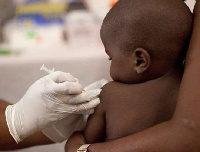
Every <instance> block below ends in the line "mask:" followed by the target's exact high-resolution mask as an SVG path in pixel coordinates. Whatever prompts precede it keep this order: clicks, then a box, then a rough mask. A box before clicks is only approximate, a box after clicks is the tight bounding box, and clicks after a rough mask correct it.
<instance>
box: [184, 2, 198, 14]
mask: <svg viewBox="0 0 200 152" xmlns="http://www.w3.org/2000/svg"><path fill="white" fill-rule="evenodd" d="M195 2H196V1H195V0H187V1H186V4H187V5H188V6H189V8H190V10H191V11H192V12H193V9H194V5H195Z"/></svg>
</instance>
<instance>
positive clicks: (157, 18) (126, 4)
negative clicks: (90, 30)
mask: <svg viewBox="0 0 200 152" xmlns="http://www.w3.org/2000/svg"><path fill="white" fill-rule="evenodd" d="M192 26H193V16H192V13H191V11H190V10H189V8H188V7H187V5H186V4H185V3H184V2H183V0H119V2H118V3H117V4H116V5H115V6H114V7H113V8H112V9H111V11H110V12H109V13H108V14H107V16H106V18H105V19H104V22H103V25H102V29H101V37H102V39H106V40H107V42H111V43H113V42H114V43H115V45H119V47H120V49H121V50H124V51H125V52H130V51H134V50H135V49H136V48H144V49H146V50H147V51H148V52H149V54H150V55H151V58H152V59H164V60H166V61H168V62H169V61H172V62H174V61H175V60H176V62H177V60H180V59H182V58H181V57H182V56H183V54H184V55H185V53H183V52H184V51H185V50H187V46H188V42H189V39H190V35H191V30H192ZM158 52H159V53H158Z"/></svg>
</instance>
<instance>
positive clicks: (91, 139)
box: [84, 91, 106, 144]
mask: <svg viewBox="0 0 200 152" xmlns="http://www.w3.org/2000/svg"><path fill="white" fill-rule="evenodd" d="M103 92H104V91H103ZM103 92H102V93H101V96H102V95H103ZM100 99H101V103H100V104H99V106H98V107H97V108H96V110H95V113H94V114H93V115H91V116H90V117H89V119H88V122H87V125H86V128H85V130H84V138H85V140H86V142H87V143H89V144H92V143H97V142H102V141H105V138H106V121H105V110H104V106H103V103H104V101H103V100H102V98H100Z"/></svg>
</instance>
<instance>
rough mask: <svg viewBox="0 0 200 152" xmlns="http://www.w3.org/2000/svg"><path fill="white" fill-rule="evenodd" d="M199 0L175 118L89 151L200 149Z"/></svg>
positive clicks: (185, 151) (174, 151) (188, 151)
mask: <svg viewBox="0 0 200 152" xmlns="http://www.w3.org/2000/svg"><path fill="white" fill-rule="evenodd" d="M199 27H200V2H199V1H197V3H196V6H195V11H194V28H193V34H192V38H191V42H190V47H189V50H188V54H187V59H186V67H185V73H184V76H183V81H182V84H181V91H180V94H179V98H178V104H177V109H176V111H175V115H174V117H173V118H172V120H170V121H168V122H164V123H162V124H160V125H157V126H155V127H152V128H150V129H147V130H145V131H143V132H140V133H138V134H136V135H131V136H128V137H125V138H122V139H118V140H116V141H111V142H107V143H98V144H93V145H91V146H90V147H89V152H100V151H104V152H112V151H115V152H199V151H200V31H199Z"/></svg>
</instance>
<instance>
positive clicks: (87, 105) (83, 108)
mask: <svg viewBox="0 0 200 152" xmlns="http://www.w3.org/2000/svg"><path fill="white" fill-rule="evenodd" d="M99 104H100V99H99V98H96V99H94V100H92V101H90V102H87V103H83V104H80V105H79V106H78V109H77V112H78V113H85V112H86V111H88V110H90V109H93V108H95V107H97V106H98V105H99Z"/></svg>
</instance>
